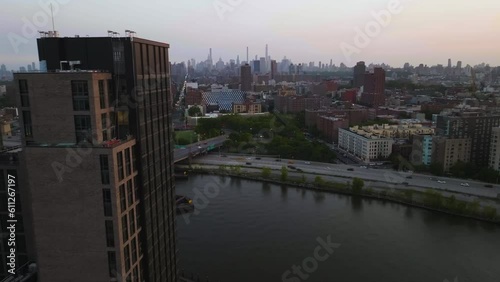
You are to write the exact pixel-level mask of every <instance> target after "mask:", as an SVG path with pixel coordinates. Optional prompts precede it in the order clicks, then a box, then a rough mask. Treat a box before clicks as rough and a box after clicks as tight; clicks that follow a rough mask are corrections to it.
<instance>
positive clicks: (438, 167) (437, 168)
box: [429, 162, 444, 176]
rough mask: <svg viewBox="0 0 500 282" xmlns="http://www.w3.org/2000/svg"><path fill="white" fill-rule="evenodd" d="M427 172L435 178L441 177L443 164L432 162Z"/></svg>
mask: <svg viewBox="0 0 500 282" xmlns="http://www.w3.org/2000/svg"><path fill="white" fill-rule="evenodd" d="M429 171H430V172H431V173H432V174H434V175H437V176H442V175H443V174H444V170H443V164H441V163H439V162H433V163H432V164H431V166H430V168H429Z"/></svg>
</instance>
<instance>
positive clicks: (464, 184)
mask: <svg viewBox="0 0 500 282" xmlns="http://www.w3.org/2000/svg"><path fill="white" fill-rule="evenodd" d="M460 186H464V187H469V186H470V185H469V183H467V182H464V183H460Z"/></svg>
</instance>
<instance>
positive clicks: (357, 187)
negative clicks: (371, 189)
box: [352, 178, 365, 193]
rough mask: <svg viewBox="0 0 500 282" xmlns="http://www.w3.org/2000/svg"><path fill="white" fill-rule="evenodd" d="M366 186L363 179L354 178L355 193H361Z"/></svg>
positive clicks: (353, 187) (353, 189)
mask: <svg viewBox="0 0 500 282" xmlns="http://www.w3.org/2000/svg"><path fill="white" fill-rule="evenodd" d="M364 186H365V182H364V181H363V180H362V179H360V178H354V179H353V180H352V191H353V192H354V193H360V192H361V190H363V187H364Z"/></svg>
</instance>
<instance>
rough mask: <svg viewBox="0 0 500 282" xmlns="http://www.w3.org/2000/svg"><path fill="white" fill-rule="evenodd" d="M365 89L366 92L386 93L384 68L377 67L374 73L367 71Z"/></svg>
mask: <svg viewBox="0 0 500 282" xmlns="http://www.w3.org/2000/svg"><path fill="white" fill-rule="evenodd" d="M364 86H365V87H364V90H363V92H366V93H377V94H384V93H385V70H384V69H383V68H375V69H374V70H373V73H368V72H367V73H365V78H364Z"/></svg>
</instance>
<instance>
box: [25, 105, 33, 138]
mask: <svg viewBox="0 0 500 282" xmlns="http://www.w3.org/2000/svg"><path fill="white" fill-rule="evenodd" d="M23 123H24V136H25V137H33V129H32V125H31V112H28V111H23Z"/></svg>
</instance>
